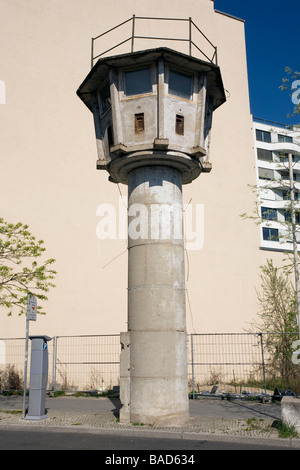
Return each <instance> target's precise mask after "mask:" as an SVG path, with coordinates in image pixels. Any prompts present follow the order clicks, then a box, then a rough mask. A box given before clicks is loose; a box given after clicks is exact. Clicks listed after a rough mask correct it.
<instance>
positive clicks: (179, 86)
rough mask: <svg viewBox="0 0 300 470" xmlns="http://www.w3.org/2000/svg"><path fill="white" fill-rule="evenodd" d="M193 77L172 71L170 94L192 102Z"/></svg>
mask: <svg viewBox="0 0 300 470" xmlns="http://www.w3.org/2000/svg"><path fill="white" fill-rule="evenodd" d="M192 84H193V77H192V75H187V74H185V73H181V72H177V71H175V70H170V72H169V93H170V94H171V95H176V96H180V97H181V98H185V99H187V100H190V99H191V97H192Z"/></svg>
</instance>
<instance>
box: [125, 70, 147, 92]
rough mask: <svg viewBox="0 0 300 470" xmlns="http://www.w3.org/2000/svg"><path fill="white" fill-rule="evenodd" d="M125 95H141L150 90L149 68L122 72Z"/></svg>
mask: <svg viewBox="0 0 300 470" xmlns="http://www.w3.org/2000/svg"><path fill="white" fill-rule="evenodd" d="M124 85H125V90H124V91H125V95H126V96H133V95H143V94H145V93H151V92H152V81H151V69H150V68H146V69H140V70H129V71H127V72H125V73H124Z"/></svg>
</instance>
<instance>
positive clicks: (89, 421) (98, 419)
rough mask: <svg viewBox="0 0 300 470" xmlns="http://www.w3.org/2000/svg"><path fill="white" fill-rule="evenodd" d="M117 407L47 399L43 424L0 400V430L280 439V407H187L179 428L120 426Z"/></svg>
mask: <svg viewBox="0 0 300 470" xmlns="http://www.w3.org/2000/svg"><path fill="white" fill-rule="evenodd" d="M119 406H120V405H119V400H118V399H116V398H115V399H114V398H111V399H109V398H91V397H88V398H83V397H79V398H76V397H63V398H47V400H46V407H47V418H46V419H43V420H41V421H32V420H26V419H22V412H21V409H22V397H4V396H0V429H1V427H2V428H3V426H4V427H6V426H9V427H10V428H11V427H12V426H18V427H19V426H22V427H25V428H41V429H46V428H47V429H49V428H51V427H53V428H59V427H60V428H73V429H75V428H76V429H81V430H83V429H85V430H87V431H88V430H89V431H95V432H96V431H102V432H115V431H118V432H122V433H124V432H127V433H137V432H138V433H141V432H142V433H143V434H144V435H145V434H148V433H150V434H151V435H154V434H155V435H156V434H157V433H158V434H160V435H162V436H163V435H166V434H168V436H170V435H173V436H174V437H176V436H177V437H178V436H180V437H181V438H184V437H187V438H191V437H192V436H193V437H194V438H195V437H197V435H199V436H200V435H202V436H203V435H215V436H242V437H256V438H268V439H275V440H278V439H279V437H278V430H277V428H276V426H275V424H276V422H277V421H278V420H279V419H280V416H281V409H280V404H277V405H276V404H275V405H274V404H261V403H251V402H250V403H248V402H243V401H240V402H239V401H234V402H233V403H227V402H226V401H224V402H223V401H221V400H217V401H216V400H211V399H205V400H202V399H200V400H195V401H190V419H189V421H188V422H187V423H186V424H184V425H181V426H148V425H143V423H139V424H123V423H120V422H119V420H118V410H119ZM293 443H295V444H296V445H298V444H299V447H300V439H299V438H296V439H293Z"/></svg>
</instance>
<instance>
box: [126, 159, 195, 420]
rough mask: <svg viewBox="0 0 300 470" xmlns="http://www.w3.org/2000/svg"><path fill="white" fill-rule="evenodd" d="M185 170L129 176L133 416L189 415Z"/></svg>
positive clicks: (154, 168) (151, 168)
mask: <svg viewBox="0 0 300 470" xmlns="http://www.w3.org/2000/svg"><path fill="white" fill-rule="evenodd" d="M182 217H183V214H182V183H181V173H180V172H179V171H178V170H177V169H174V168H169V167H166V166H147V167H141V168H136V169H134V170H133V171H131V172H130V173H129V174H128V231H129V233H128V253H129V254H128V323H129V325H128V329H129V331H130V421H131V422H139V423H145V424H154V423H165V424H168V422H170V423H172V424H174V423H182V422H184V421H185V420H186V419H187V418H188V416H189V413H188V384H187V351H186V349H187V345H186V318H185V282H184V240H183V227H182V225H183V223H182Z"/></svg>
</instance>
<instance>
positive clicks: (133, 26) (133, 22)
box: [131, 15, 135, 52]
mask: <svg viewBox="0 0 300 470" xmlns="http://www.w3.org/2000/svg"><path fill="white" fill-rule="evenodd" d="M134 35H135V15H132V36H131V52H133V51H134Z"/></svg>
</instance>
